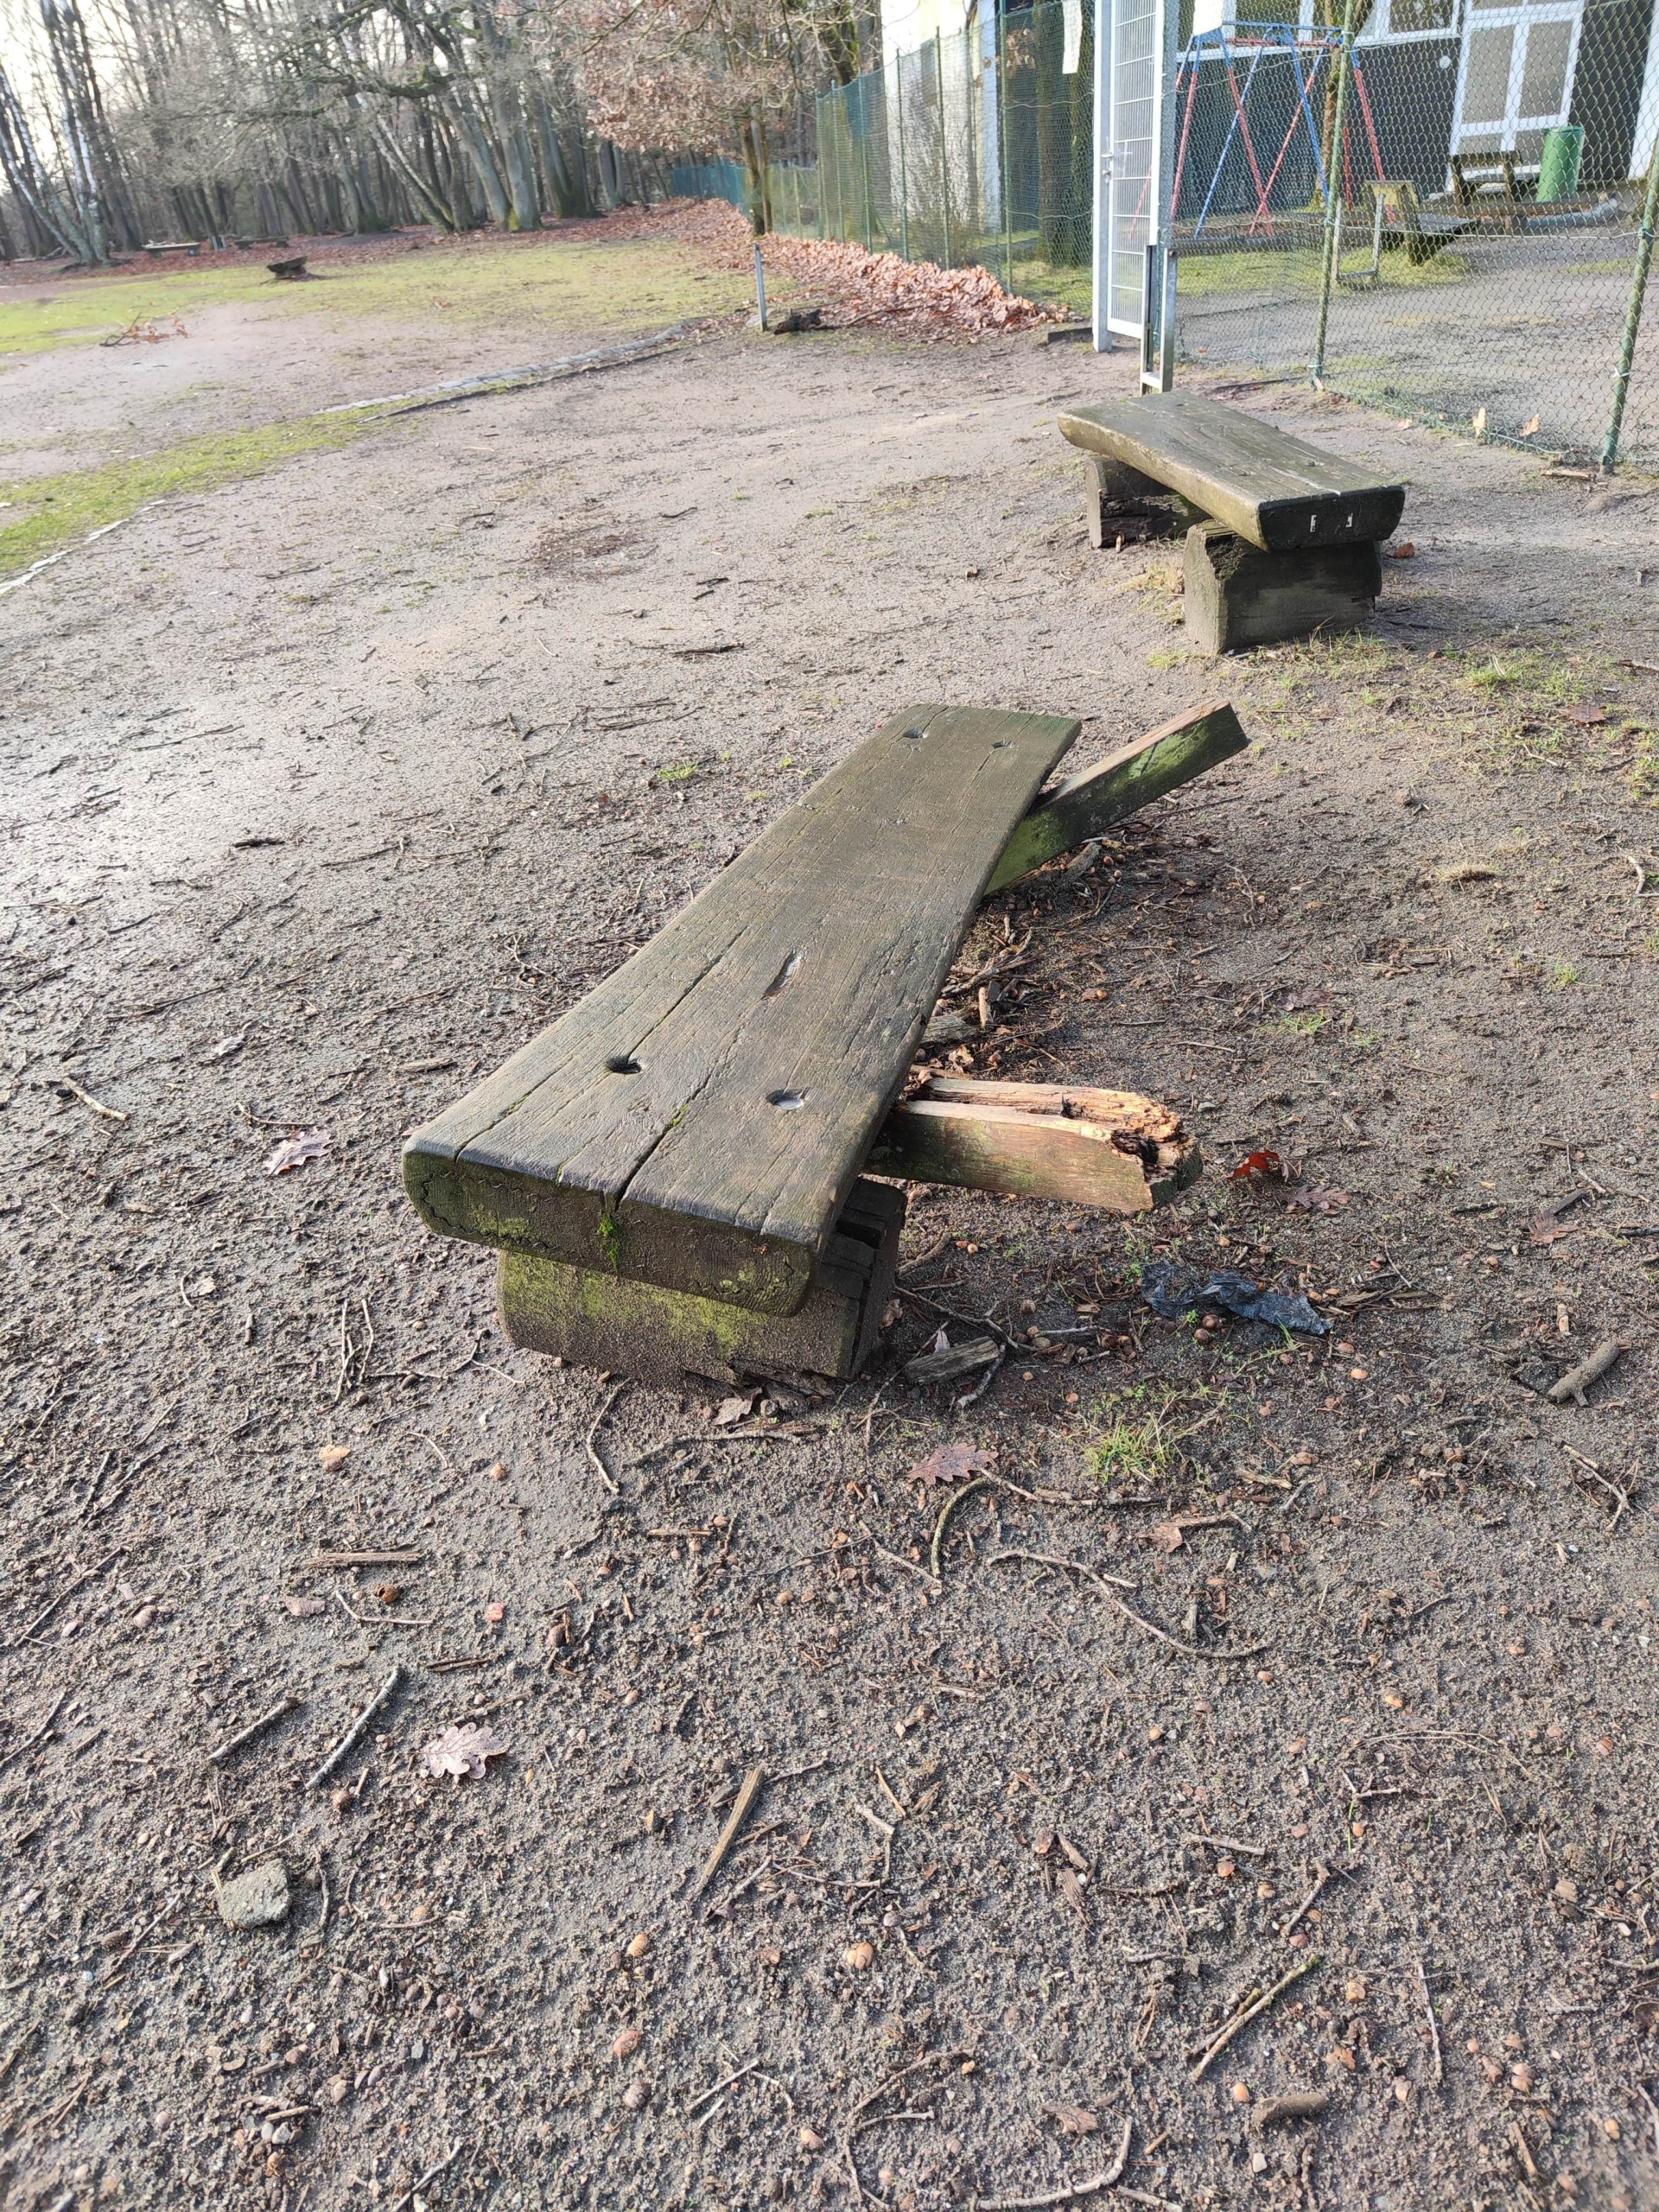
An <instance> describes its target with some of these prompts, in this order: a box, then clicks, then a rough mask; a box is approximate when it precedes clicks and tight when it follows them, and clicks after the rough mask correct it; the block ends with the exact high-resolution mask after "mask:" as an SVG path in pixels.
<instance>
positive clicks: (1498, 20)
mask: <svg viewBox="0 0 1659 2212" xmlns="http://www.w3.org/2000/svg"><path fill="white" fill-rule="evenodd" d="M1582 20H1583V10H1582V9H1581V7H1580V5H1579V4H1578V0H1542V4H1541V5H1536V6H1516V4H1515V0H1508V4H1497V5H1491V6H1487V5H1483V4H1482V0H1473V4H1472V5H1471V8H1470V10H1469V14H1468V18H1467V22H1466V25H1465V30H1464V35H1463V60H1462V65H1461V67H1460V68H1459V72H1458V106H1457V116H1456V120H1455V121H1454V123H1453V125H1452V152H1453V153H1454V154H1473V155H1479V154H1499V153H1503V154H1516V155H1518V156H1519V157H1520V158H1521V160H1522V161H1523V162H1525V161H1535V160H1536V159H1537V156H1538V146H1539V142H1540V141H1541V138H1542V136H1543V134H1544V132H1545V131H1546V130H1549V129H1551V128H1552V127H1553V125H1554V124H1558V123H1565V122H1566V121H1567V115H1568V112H1569V111H1570V110H1571V107H1572V105H1573V66H1574V64H1575V63H1576V61H1577V60H1578V53H1579V28H1580V22H1582Z"/></svg>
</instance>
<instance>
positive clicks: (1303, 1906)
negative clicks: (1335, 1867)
mask: <svg viewBox="0 0 1659 2212" xmlns="http://www.w3.org/2000/svg"><path fill="white" fill-rule="evenodd" d="M1330 1878H1331V1869H1330V1868H1329V1867H1328V1866H1316V1867H1315V1868H1314V1869H1313V1888H1312V1889H1311V1890H1310V1891H1308V1893H1307V1895H1306V1897H1304V1898H1303V1899H1302V1901H1301V1903H1300V1904H1299V1905H1298V1906H1297V1908H1296V1910H1295V1911H1294V1912H1293V1913H1292V1914H1291V1916H1290V1918H1289V1919H1288V1920H1287V1922H1286V1923H1285V1924H1284V1926H1283V1927H1282V1928H1281V1929H1280V1930H1279V1933H1280V1934H1281V1936H1288V1935H1289V1934H1290V1933H1291V1931H1292V1929H1294V1927H1295V1925H1296V1923H1297V1922H1298V1921H1299V1920H1300V1918H1301V1917H1302V1916H1303V1914H1304V1913H1306V1912H1307V1911H1309V1910H1312V1908H1313V1906H1314V1905H1315V1904H1318V1903H1319V1892H1320V1891H1321V1890H1322V1889H1324V1887H1325V1884H1326V1883H1327V1882H1328V1881H1329V1880H1330Z"/></svg>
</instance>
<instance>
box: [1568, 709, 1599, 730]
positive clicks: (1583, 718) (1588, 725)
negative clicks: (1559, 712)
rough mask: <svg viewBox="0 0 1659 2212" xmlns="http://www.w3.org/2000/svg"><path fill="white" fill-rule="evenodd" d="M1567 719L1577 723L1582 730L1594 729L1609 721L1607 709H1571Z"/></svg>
mask: <svg viewBox="0 0 1659 2212" xmlns="http://www.w3.org/2000/svg"><path fill="white" fill-rule="evenodd" d="M1606 720H1607V709H1606V708H1605V707H1569V708H1568V709H1567V721H1570V722H1577V724H1578V725H1579V727H1580V729H1594V728H1596V727H1597V725H1598V724H1599V723H1600V722H1605V721H1606Z"/></svg>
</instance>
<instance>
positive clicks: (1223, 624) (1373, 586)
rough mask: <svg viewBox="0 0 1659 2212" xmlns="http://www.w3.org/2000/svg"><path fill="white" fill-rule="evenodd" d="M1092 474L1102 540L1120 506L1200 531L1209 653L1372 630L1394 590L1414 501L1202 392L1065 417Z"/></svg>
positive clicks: (1193, 600) (1192, 558)
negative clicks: (1391, 548)
mask: <svg viewBox="0 0 1659 2212" xmlns="http://www.w3.org/2000/svg"><path fill="white" fill-rule="evenodd" d="M1059 425H1060V429H1061V432H1062V434H1063V435H1065V437H1066V438H1067V439H1069V440H1070V441H1071V443H1072V444H1073V445H1075V446H1077V447H1078V448H1081V450H1082V451H1083V452H1084V453H1085V454H1087V455H1088V456H1089V460H1090V478H1089V483H1090V537H1091V538H1092V539H1093V540H1094V542H1095V543H1096V544H1097V545H1099V544H1103V543H1106V542H1108V539H1109V534H1110V527H1111V524H1110V510H1111V507H1112V505H1113V503H1114V502H1116V501H1122V500H1128V499H1142V500H1144V499H1148V498H1150V499H1157V498H1160V497H1162V498H1164V499H1166V500H1173V502H1174V503H1175V506H1174V510H1173V512H1174V513H1175V515H1176V516H1177V518H1179V519H1181V520H1185V521H1186V522H1188V523H1190V524H1191V527H1190V528H1189V529H1188V531H1187V534H1186V544H1185V578H1186V591H1187V607H1186V619H1187V627H1188V630H1189V632H1190V633H1191V635H1192V639H1193V641H1194V643H1195V644H1196V645H1198V648H1199V650H1200V651H1202V652H1211V653H1215V652H1227V651H1229V650H1231V649H1234V648H1236V647H1238V646H1242V645H1264V644H1267V643H1268V642H1269V641H1271V640H1273V639H1278V638H1287V637H1295V636H1299V635H1301V634H1304V633H1305V632H1307V631H1308V630H1311V629H1313V628H1315V627H1319V626H1323V625H1325V624H1328V623H1333V622H1341V623H1351V622H1352V621H1355V620H1358V619H1360V618H1361V617H1362V616H1363V613H1365V611H1366V610H1367V609H1368V608H1369V607H1370V605H1371V603H1372V601H1375V600H1376V597H1377V595H1378V594H1379V593H1380V591H1381V590H1382V562H1381V556H1380V555H1379V553H1378V551H1377V546H1378V543H1379V542H1380V541H1381V540H1382V539H1383V538H1385V537H1389V536H1390V535H1391V533H1392V532H1393V531H1395V528H1396V527H1397V526H1398V524H1399V521H1400V517H1401V515H1402V512H1404V508H1405V500H1406V488H1405V486H1404V485H1403V484H1401V483H1397V482H1391V481H1389V480H1388V479H1387V478H1385V477H1382V476H1379V475H1378V474H1376V472H1375V471H1374V470H1371V469H1368V468H1365V467H1362V466H1360V465H1359V464H1358V463H1357V462H1354V461H1347V460H1345V459H1344V458H1343V457H1342V456H1341V455H1340V454H1329V453H1325V452H1322V451H1321V450H1320V449H1319V448H1318V447H1317V446H1313V445H1310V444H1309V443H1308V442H1307V441H1306V439H1304V438H1298V437H1293V436H1292V435H1290V434H1289V433H1288V432H1287V431H1285V430H1281V429H1277V428H1276V427H1275V426H1274V424H1273V423H1263V422H1262V421H1261V420H1260V419H1259V418H1258V417H1256V416H1253V415H1249V414H1247V413H1244V412H1243V410H1240V409H1238V408H1235V407H1226V406H1224V405H1222V404H1221V403H1220V402H1219V401H1217V400H1213V399H1206V398H1204V397H1201V396H1199V395H1198V394H1197V393H1192V392H1177V391H1166V392H1148V393H1147V394H1145V395H1144V396H1143V397H1141V398H1138V399H1118V400H1108V401H1105V402H1103V404H1101V405H1099V406H1096V407H1078V408H1071V409H1068V410H1065V411H1064V412H1063V413H1062V414H1061V416H1060V418H1059Z"/></svg>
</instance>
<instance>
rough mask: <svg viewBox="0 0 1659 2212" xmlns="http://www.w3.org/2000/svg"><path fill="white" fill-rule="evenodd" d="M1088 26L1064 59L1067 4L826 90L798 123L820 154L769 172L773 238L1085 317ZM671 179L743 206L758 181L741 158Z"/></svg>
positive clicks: (1012, 17)
mask: <svg viewBox="0 0 1659 2212" xmlns="http://www.w3.org/2000/svg"><path fill="white" fill-rule="evenodd" d="M1092 15H1093V10H1091V9H1088V8H1084V9H1083V10H1077V11H1076V12H1074V15H1073V30H1074V34H1075V33H1076V31H1077V29H1079V27H1080V29H1081V36H1080V37H1079V38H1077V42H1076V45H1075V47H1074V48H1072V50H1070V51H1068V48H1067V40H1066V21H1065V18H1066V10H1065V6H1064V5H1063V4H1062V0H1039V5H1037V6H1035V7H1031V8H1018V9H1013V10H1008V11H1007V12H1006V13H1004V14H1001V16H998V17H997V18H996V19H995V21H986V22H982V23H981V22H974V23H970V24H969V28H968V29H967V30H965V31H963V32H959V33H957V34H956V35H952V36H950V37H949V38H946V37H942V36H936V37H935V38H933V39H931V41H928V43H927V44H925V45H924V46H922V47H920V48H918V49H917V50H916V51H915V52H913V53H910V54H897V55H895V56H894V57H893V59H892V60H890V61H888V63H887V66H886V67H884V68H881V69H875V70H871V71H869V72H868V73H867V74H865V75H864V76H861V77H857V78H855V79H854V80H853V82H852V83H851V84H849V85H842V86H836V88H835V89H833V90H832V91H830V92H823V93H820V94H819V96H818V98H817V101H816V103H815V105H814V107H813V109H812V111H810V113H809V114H808V115H807V116H806V117H804V118H803V126H804V127H803V131H802V137H803V138H804V140H805V141H806V142H807V143H808V144H809V145H810V149H811V150H812V155H813V158H811V159H810V160H807V161H802V162H779V163H775V164H774V165H773V166H772V168H771V169H770V170H769V171H768V173H767V179H766V194H767V198H768V200H769V202H770V206H769V209H768V214H769V223H768V227H769V228H771V229H773V230H778V231H783V232H789V233H791V234H792V235H794V236H796V237H801V238H842V239H846V240H849V241H851V242H853V243H855V244H857V245H862V246H864V247H866V248H867V249H868V251H871V252H873V253H896V254H899V255H901V256H902V257H904V258H905V259H906V260H907V261H933V262H938V264H940V265H941V266H942V267H944V268H958V267H963V266H967V265H969V264H976V265H978V266H980V267H982V268H985V269H988V270H991V271H992V273H993V274H994V275H995V277H998V279H999V280H1000V281H1001V283H1002V284H1003V286H1004V287H1005V288H1006V289H1007V290H1009V291H1015V292H1023V293H1026V294H1027V295H1028V296H1033V297H1036V298H1039V299H1042V300H1057V301H1060V302H1065V304H1067V305H1069V306H1071V307H1072V308H1075V309H1076V311H1077V313H1078V314H1080V315H1087V314H1088V313H1089V312H1090V238H1091V231H1092V224H1093V208H1092V196H1091V190H1090V179H1091V176H1092V173H1093V167H1094V54H1093V44H1092V28H1091V21H1090V19H1091V18H1092ZM1068 64H1070V65H1071V66H1070V67H1068V66H1067V65H1068ZM674 184H675V189H676V190H677V191H683V192H687V193H692V194H702V195H703V196H706V197H709V198H718V199H722V200H731V201H732V202H733V204H734V206H736V207H742V208H744V209H746V210H747V209H748V208H749V205H750V188H749V181H748V178H747V175H746V173H745V172H744V171H743V170H742V169H741V168H738V167H737V165H736V164H735V163H733V162H711V163H704V164H701V165H684V166H682V167H679V168H676V170H675V172H674Z"/></svg>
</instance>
